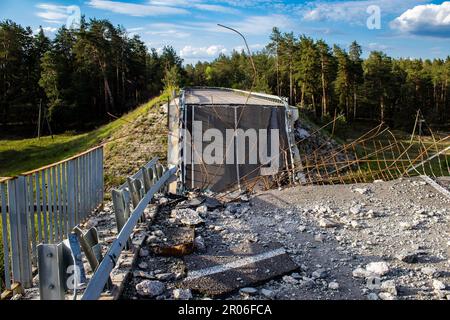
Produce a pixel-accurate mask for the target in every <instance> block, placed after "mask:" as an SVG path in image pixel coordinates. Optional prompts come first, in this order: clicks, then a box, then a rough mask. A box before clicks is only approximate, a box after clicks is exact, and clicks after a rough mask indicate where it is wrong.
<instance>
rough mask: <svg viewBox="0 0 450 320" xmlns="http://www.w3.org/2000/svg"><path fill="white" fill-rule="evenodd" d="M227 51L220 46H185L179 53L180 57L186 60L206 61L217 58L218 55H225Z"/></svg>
mask: <svg viewBox="0 0 450 320" xmlns="http://www.w3.org/2000/svg"><path fill="white" fill-rule="evenodd" d="M226 52H227V49H226V48H225V47H224V46H222V45H212V46H209V47H197V48H196V47H192V46H185V47H184V48H183V49H181V51H180V56H181V57H182V58H186V59H192V58H197V59H207V58H212V57H216V56H218V55H219V54H220V53H223V54H225V53H226Z"/></svg>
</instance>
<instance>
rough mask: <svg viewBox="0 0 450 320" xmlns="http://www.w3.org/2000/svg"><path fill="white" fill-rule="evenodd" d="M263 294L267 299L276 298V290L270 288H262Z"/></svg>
mask: <svg viewBox="0 0 450 320" xmlns="http://www.w3.org/2000/svg"><path fill="white" fill-rule="evenodd" d="M261 295H262V296H264V297H265V298H267V299H274V298H275V292H274V291H273V290H269V289H264V288H263V289H261Z"/></svg>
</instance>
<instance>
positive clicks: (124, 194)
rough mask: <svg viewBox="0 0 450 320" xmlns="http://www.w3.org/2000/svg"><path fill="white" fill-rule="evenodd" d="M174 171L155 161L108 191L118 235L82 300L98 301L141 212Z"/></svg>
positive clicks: (172, 175)
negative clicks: (110, 193)
mask: <svg viewBox="0 0 450 320" xmlns="http://www.w3.org/2000/svg"><path fill="white" fill-rule="evenodd" d="M176 171H177V168H176V167H173V168H171V169H166V168H164V166H162V165H161V164H159V163H158V159H157V158H155V159H153V160H151V161H150V162H149V163H147V164H146V165H145V166H144V167H142V168H141V170H140V171H138V172H137V173H136V174H134V175H133V176H132V177H129V178H128V179H127V182H126V183H125V184H123V185H122V186H120V187H119V188H118V189H115V190H112V199H113V205H114V213H115V215H116V221H117V227H118V229H119V230H118V231H119V234H118V236H117V239H116V240H115V241H114V242H113V243H112V245H111V247H110V248H109V250H108V252H107V253H106V255H105V257H104V258H103V260H102V261H101V263H100V265H99V266H98V267H97V269H96V270H95V273H94V275H93V276H92V278H91V279H90V281H89V284H88V286H87V288H86V290H85V292H84V294H83V296H82V298H81V299H82V300H96V299H98V298H99V297H100V295H101V293H102V291H103V289H104V287H105V285H106V283H107V281H108V279H109V276H110V273H111V271H112V270H113V268H114V266H115V265H116V263H117V260H118V259H119V256H120V254H121V252H122V250H124V248H125V247H126V246H127V244H128V242H129V239H130V236H131V233H132V232H133V230H134V228H135V226H136V225H137V223H138V222H139V221H140V220H141V219H142V216H143V213H144V210H145V208H146V207H147V206H148V204H149V203H150V202H151V200H152V198H153V196H154V195H155V193H157V192H159V191H160V190H161V189H164V187H165V185H166V184H167V183H168V182H170V180H171V178H174V177H175V173H176ZM130 204H131V205H132V207H133V211H132V212H131V213H129V208H130Z"/></svg>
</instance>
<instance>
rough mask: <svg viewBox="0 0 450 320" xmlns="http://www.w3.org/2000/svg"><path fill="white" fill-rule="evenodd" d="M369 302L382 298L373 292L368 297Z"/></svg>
mask: <svg viewBox="0 0 450 320" xmlns="http://www.w3.org/2000/svg"><path fill="white" fill-rule="evenodd" d="M367 300H380V298H379V297H378V295H377V294H376V293H374V292H371V293H369V294H368V295H367Z"/></svg>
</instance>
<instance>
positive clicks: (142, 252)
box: [139, 248, 149, 257]
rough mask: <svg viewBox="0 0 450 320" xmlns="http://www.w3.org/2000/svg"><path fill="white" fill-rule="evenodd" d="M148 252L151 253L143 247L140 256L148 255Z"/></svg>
mask: <svg viewBox="0 0 450 320" xmlns="http://www.w3.org/2000/svg"><path fill="white" fill-rule="evenodd" d="M148 254H149V252H148V250H147V249H144V248H141V249H140V250H139V257H147V256H148Z"/></svg>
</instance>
